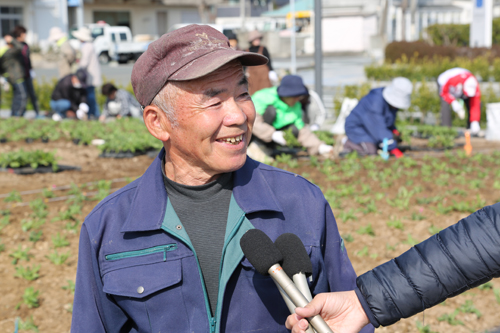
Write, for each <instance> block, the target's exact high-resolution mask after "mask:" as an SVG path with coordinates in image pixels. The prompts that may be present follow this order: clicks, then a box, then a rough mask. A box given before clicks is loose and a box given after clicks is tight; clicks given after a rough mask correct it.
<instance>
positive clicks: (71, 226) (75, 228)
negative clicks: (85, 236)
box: [65, 221, 80, 234]
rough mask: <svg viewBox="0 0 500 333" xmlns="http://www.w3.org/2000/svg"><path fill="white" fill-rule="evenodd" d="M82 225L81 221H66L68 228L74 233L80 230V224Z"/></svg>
mask: <svg viewBox="0 0 500 333" xmlns="http://www.w3.org/2000/svg"><path fill="white" fill-rule="evenodd" d="M79 225H80V221H69V222H68V223H66V226H65V228H66V230H68V231H69V232H71V233H72V234H76V233H77V232H78V226H79Z"/></svg>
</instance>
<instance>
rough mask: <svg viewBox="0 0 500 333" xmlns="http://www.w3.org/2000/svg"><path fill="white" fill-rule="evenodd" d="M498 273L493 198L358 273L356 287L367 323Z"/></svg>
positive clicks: (386, 321)
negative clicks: (382, 262) (410, 246)
mask: <svg viewBox="0 0 500 333" xmlns="http://www.w3.org/2000/svg"><path fill="white" fill-rule="evenodd" d="M499 276H500V203H497V204H494V205H492V206H487V207H484V208H482V209H480V210H478V211H477V212H475V213H473V214H472V215H470V216H468V217H466V218H464V219H462V220H460V221H459V222H458V223H457V224H454V225H452V226H450V227H448V228H446V229H444V230H442V231H441V232H439V233H438V234H436V235H434V236H432V237H430V238H429V239H427V240H425V241H424V242H422V243H420V244H418V245H416V246H415V247H412V248H411V249H410V250H408V251H407V252H405V253H403V254H402V255H400V256H399V257H397V258H395V259H393V260H391V261H388V262H386V263H385V264H383V265H380V266H378V267H375V268H374V269H373V270H371V271H369V272H366V273H365V274H363V275H361V276H359V277H358V279H357V285H358V288H359V290H356V293H357V294H358V298H360V301H361V304H362V305H363V308H365V312H367V314H368V317H370V321H371V322H372V324H373V325H374V326H375V327H378V326H379V325H382V326H387V325H391V324H393V323H395V322H397V321H398V320H400V319H401V318H408V317H411V316H413V315H414V314H416V313H419V312H421V311H423V310H425V309H427V308H430V307H432V306H434V305H436V304H439V303H441V302H443V301H444V300H445V299H447V298H449V297H453V296H456V295H458V294H460V293H462V292H464V291H466V290H468V289H470V288H474V287H477V286H479V285H481V284H483V283H485V282H487V281H489V280H491V279H492V278H494V277H499ZM369 312H371V313H369Z"/></svg>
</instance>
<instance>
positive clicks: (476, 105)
mask: <svg viewBox="0 0 500 333" xmlns="http://www.w3.org/2000/svg"><path fill="white" fill-rule="evenodd" d="M437 82H438V89H439V96H440V97H441V125H442V126H448V127H451V110H453V111H454V112H455V113H456V114H457V115H458V117H459V118H460V119H465V109H467V112H468V118H467V128H468V129H470V132H471V134H472V135H476V136H477V135H478V134H479V132H480V130H481V127H480V126H479V121H480V119H481V91H480V89H479V83H478V82H477V79H476V77H475V76H474V75H473V74H472V73H471V72H469V71H468V70H467V69H464V68H459V67H456V68H452V69H448V70H447V71H445V72H443V73H442V74H441V75H439V77H438V79H437Z"/></svg>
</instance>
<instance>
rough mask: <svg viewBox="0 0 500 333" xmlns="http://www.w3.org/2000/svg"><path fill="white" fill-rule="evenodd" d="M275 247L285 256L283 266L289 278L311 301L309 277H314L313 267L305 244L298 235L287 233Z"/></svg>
mask: <svg viewBox="0 0 500 333" xmlns="http://www.w3.org/2000/svg"><path fill="white" fill-rule="evenodd" d="M274 245H276V247H277V248H278V250H279V251H280V252H281V255H282V256H283V263H282V264H281V266H282V267H283V269H284V270H285V272H286V273H287V274H288V277H289V278H290V279H292V280H293V282H294V283H295V285H296V286H297V288H298V289H299V290H300V292H301V293H302V294H303V295H304V296H305V297H306V299H307V300H308V301H311V300H312V295H311V291H310V290H309V285H308V284H307V277H309V276H311V275H312V270H313V267H312V263H311V259H310V258H309V255H308V254H307V251H306V249H305V248H304V244H302V241H301V240H300V238H299V237H298V236H297V235H295V234H292V233H286V234H282V235H280V236H279V237H278V238H277V239H276V241H274Z"/></svg>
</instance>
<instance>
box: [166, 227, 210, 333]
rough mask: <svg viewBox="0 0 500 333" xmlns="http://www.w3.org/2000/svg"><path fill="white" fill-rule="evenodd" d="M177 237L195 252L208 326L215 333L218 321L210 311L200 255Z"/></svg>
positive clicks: (189, 244)
mask: <svg viewBox="0 0 500 333" xmlns="http://www.w3.org/2000/svg"><path fill="white" fill-rule="evenodd" d="M161 228H162V229H163V230H164V231H165V232H166V233H168V234H170V232H169V231H168V229H167V228H165V227H164V226H163V225H162V226H161ZM175 236H176V237H177V238H179V239H180V240H181V241H183V242H184V244H186V245H187V246H188V247H189V249H190V250H191V251H193V254H194V257H195V259H196V264H197V265H198V273H199V274H200V282H201V286H202V288H203V295H204V296H205V308H206V310H207V317H208V324H209V325H210V333H215V327H216V323H217V320H216V318H215V317H212V316H211V314H212V310H210V304H209V303H208V293H207V288H206V287H205V279H204V278H203V274H202V273H201V266H200V261H199V260H198V255H196V251H195V250H194V248H193V246H192V244H191V243H190V242H189V241H187V240H186V239H184V238H183V237H181V236H180V235H175ZM175 246H176V247H177V244H175Z"/></svg>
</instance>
